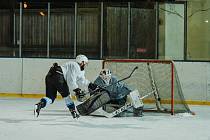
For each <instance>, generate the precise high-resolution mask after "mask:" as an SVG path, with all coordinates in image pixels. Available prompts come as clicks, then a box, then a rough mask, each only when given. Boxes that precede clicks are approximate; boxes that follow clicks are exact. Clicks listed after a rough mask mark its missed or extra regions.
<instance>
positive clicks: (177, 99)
mask: <svg viewBox="0 0 210 140" xmlns="http://www.w3.org/2000/svg"><path fill="white" fill-rule="evenodd" d="M136 66H137V67H138V69H137V70H136V71H135V72H134V73H133V75H132V76H131V77H130V78H129V79H127V80H125V81H124V82H125V83H126V84H127V85H128V86H130V87H131V88H133V89H138V90H139V92H140V94H141V96H146V95H148V94H149V96H147V97H146V98H144V99H143V102H144V109H145V110H147V111H148V110H150V111H158V112H166V113H171V114H172V115H173V114H175V113H186V112H187V113H192V112H191V111H190V109H189V107H188V105H187V104H186V101H185V99H184V95H183V92H182V88H181V85H180V81H179V78H178V74H177V71H176V69H175V65H174V63H173V61H166V60H163V61H162V60H142V59H114V60H104V61H103V68H109V69H110V70H111V71H112V73H113V74H114V75H116V76H117V77H118V78H119V79H122V78H124V77H126V76H128V74H129V73H130V72H131V71H132V70H133V68H134V67H136Z"/></svg>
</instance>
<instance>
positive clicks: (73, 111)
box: [69, 109, 80, 118]
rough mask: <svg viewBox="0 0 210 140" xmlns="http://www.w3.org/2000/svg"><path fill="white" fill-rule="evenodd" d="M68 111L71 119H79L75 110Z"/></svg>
mask: <svg viewBox="0 0 210 140" xmlns="http://www.w3.org/2000/svg"><path fill="white" fill-rule="evenodd" d="M69 111H70V112H71V115H72V117H73V118H79V117H80V116H79V114H77V112H76V111H75V110H71V109H69Z"/></svg>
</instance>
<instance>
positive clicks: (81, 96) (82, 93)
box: [73, 88, 85, 101]
mask: <svg viewBox="0 0 210 140" xmlns="http://www.w3.org/2000/svg"><path fill="white" fill-rule="evenodd" d="M73 91H74V92H75V95H76V97H77V100H78V101H82V98H84V96H85V93H84V92H81V89H80V88H76V89H74V90H73Z"/></svg>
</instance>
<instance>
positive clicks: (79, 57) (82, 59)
mask: <svg viewBox="0 0 210 140" xmlns="http://www.w3.org/2000/svg"><path fill="white" fill-rule="evenodd" d="M76 62H77V63H79V64H81V63H82V62H84V63H85V64H87V63H88V58H87V57H86V56H85V55H82V54H80V55H77V57H76Z"/></svg>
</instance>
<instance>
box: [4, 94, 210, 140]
mask: <svg viewBox="0 0 210 140" xmlns="http://www.w3.org/2000/svg"><path fill="white" fill-rule="evenodd" d="M38 100H39V99H23V98H0V109H1V112H0V140H210V107H209V106H190V108H191V110H192V111H194V112H195V113H196V115H195V116H191V115H186V114H177V115H175V116H171V115H169V114H168V115H167V114H159V113H147V112H146V113H144V116H143V117H139V118H136V117H121V118H103V117H93V116H81V117H80V118H79V119H73V118H72V117H71V116H70V114H69V112H68V111H67V109H66V107H65V104H64V101H63V100H56V101H55V103H54V104H52V105H50V106H48V108H46V109H43V110H42V111H41V114H40V116H39V117H38V118H36V117H34V115H33V106H34V104H35V103H36V102H37V101H38Z"/></svg>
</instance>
